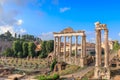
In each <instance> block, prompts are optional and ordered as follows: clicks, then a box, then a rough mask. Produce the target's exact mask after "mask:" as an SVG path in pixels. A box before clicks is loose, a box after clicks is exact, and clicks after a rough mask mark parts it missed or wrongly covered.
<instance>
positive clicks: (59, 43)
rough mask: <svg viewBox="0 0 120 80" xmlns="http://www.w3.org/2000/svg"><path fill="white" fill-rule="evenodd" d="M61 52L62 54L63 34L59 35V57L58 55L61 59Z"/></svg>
mask: <svg viewBox="0 0 120 80" xmlns="http://www.w3.org/2000/svg"><path fill="white" fill-rule="evenodd" d="M60 54H61V36H59V57H58V58H59V59H60ZM59 61H60V60H59Z"/></svg>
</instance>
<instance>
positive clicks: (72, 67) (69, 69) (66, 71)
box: [55, 65, 83, 75]
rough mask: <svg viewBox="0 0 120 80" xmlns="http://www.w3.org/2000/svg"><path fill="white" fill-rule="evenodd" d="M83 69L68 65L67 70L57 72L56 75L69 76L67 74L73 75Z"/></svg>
mask: <svg viewBox="0 0 120 80" xmlns="http://www.w3.org/2000/svg"><path fill="white" fill-rule="evenodd" d="M81 69H83V68H81V67H79V66H76V65H67V66H66V69H65V70H62V71H59V72H55V73H59V75H67V74H72V73H75V72H78V71H80V70H81Z"/></svg>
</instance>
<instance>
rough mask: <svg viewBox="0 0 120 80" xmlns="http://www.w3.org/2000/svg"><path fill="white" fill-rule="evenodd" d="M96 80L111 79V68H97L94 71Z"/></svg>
mask: <svg viewBox="0 0 120 80" xmlns="http://www.w3.org/2000/svg"><path fill="white" fill-rule="evenodd" d="M94 78H95V79H107V80H109V79H110V69H109V67H108V68H106V67H98V66H96V67H95V70H94Z"/></svg>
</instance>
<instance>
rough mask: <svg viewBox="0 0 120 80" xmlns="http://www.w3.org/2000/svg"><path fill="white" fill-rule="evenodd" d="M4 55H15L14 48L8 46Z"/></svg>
mask: <svg viewBox="0 0 120 80" xmlns="http://www.w3.org/2000/svg"><path fill="white" fill-rule="evenodd" d="M3 55H4V56H7V57H12V56H13V50H12V49H11V48H7V49H6V50H5V51H4V52H3Z"/></svg>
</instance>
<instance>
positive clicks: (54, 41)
mask: <svg viewBox="0 0 120 80" xmlns="http://www.w3.org/2000/svg"><path fill="white" fill-rule="evenodd" d="M54 56H55V58H56V37H54Z"/></svg>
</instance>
